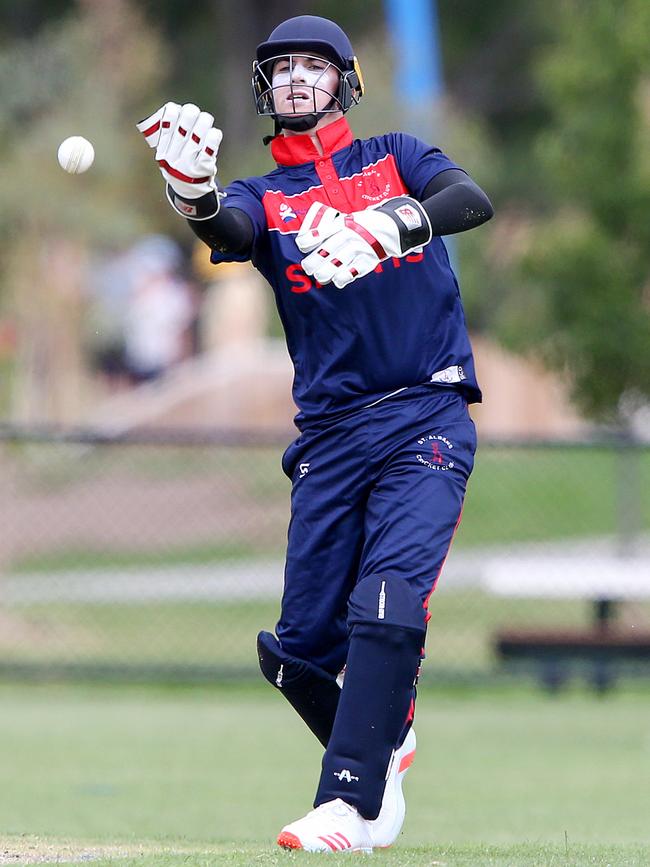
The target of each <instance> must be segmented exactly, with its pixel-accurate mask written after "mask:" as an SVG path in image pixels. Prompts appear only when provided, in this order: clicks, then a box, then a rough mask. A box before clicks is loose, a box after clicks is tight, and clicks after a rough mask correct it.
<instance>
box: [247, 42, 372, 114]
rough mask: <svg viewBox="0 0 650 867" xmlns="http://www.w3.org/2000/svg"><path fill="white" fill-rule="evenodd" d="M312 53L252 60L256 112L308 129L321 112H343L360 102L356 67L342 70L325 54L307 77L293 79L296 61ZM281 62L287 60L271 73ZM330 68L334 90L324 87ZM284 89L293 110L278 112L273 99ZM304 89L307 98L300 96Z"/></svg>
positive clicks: (306, 57) (308, 56) (309, 56)
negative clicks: (279, 70) (334, 79)
mask: <svg viewBox="0 0 650 867" xmlns="http://www.w3.org/2000/svg"><path fill="white" fill-rule="evenodd" d="M313 56H314V55H311V54H299V53H292V54H277V55H275V56H274V57H269V58H268V59H267V60H264V61H263V62H262V63H260V62H259V61H257V60H256V61H254V62H253V80H252V85H253V97H254V99H255V110H256V111H257V114H258V115H260V116H262V117H272V118H274V119H275V120H276V121H278V123H279V124H280V125H281V126H286V127H288V128H289V129H294V130H300V129H310V128H311V127H312V126H314V125H315V124H316V123H317V121H318V120H320V118H321V117H323V115H325V114H332V113H335V112H343V113H345V112H346V111H347V110H348V109H349V108H350V107H351V106H352V105H356V104H357V103H358V102H359V99H360V98H361V89H360V86H359V84H358V75H357V73H356V71H355V70H348V71H347V72H344V71H343V70H341V69H340V68H339V67H338V66H337V65H336V64H335V63H332V62H331V61H330V60H327V59H326V58H319V59H322V60H323V62H324V63H325V64H326V65H325V66H324V67H323V68H322V69H318V70H316V72H315V73H313V74H312V75H309V76H308V77H307V76H305V80H304V81H301V82H295V81H294V70H295V68H296V65H297V63H299V62H301V61H304V60H307V59H309V58H311V57H313ZM280 62H282V63H285V64H286V69H285V70H283V72H282V73H280V74H276V75H274V74H273V69H274V67H275V66H276V64H277V63H280ZM332 70H334V71H335V72H336V73H337V78H338V86H337V88H336V92H335V93H333V92H332V91H331V90H330V89H329V88H328V87H326V79H327V73H329V72H330V71H332ZM278 79H280V82H278ZM287 89H288V91H289V94H290V99H291V102H292V104H293V111H291V112H286V111H283V112H279V111H278V110H277V106H276V100H275V95H276V92H277V91H280V90H281V91H286V90H287ZM305 91H306V92H308V93H309V97H307V98H305V97H304V96H303V94H304V92H305ZM319 94H320V95H321V96H324V97H326V100H321V102H323V103H324V104H323V107H322V108H319V107H318V101H319V100H318V95H319ZM301 103H302V104H301ZM304 124H307V125H304Z"/></svg>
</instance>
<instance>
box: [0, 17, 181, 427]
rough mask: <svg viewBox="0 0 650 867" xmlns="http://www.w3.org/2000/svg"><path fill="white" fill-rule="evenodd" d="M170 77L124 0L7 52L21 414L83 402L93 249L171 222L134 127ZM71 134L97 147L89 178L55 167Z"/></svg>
mask: <svg viewBox="0 0 650 867" xmlns="http://www.w3.org/2000/svg"><path fill="white" fill-rule="evenodd" d="M163 71H164V54H163V52H162V50H161V44H160V40H159V38H158V36H157V35H156V33H155V31H154V30H153V29H152V28H151V27H150V26H149V25H147V24H146V22H145V21H144V20H143V19H142V17H141V16H140V15H139V14H138V13H137V12H135V11H134V9H133V7H132V6H131V5H130V4H129V3H128V2H127V0H81V2H80V3H79V13H78V14H77V15H71V16H68V17H65V18H63V19H62V20H59V21H57V22H56V23H52V24H49V25H46V26H45V27H42V28H40V29H39V30H38V31H37V32H36V33H34V34H33V35H31V36H27V37H25V38H22V39H17V40H14V41H12V42H8V43H6V44H5V45H2V46H0V84H3V85H4V84H6V85H7V86H6V87H5V86H2V92H3V101H2V105H1V106H0V158H1V159H2V163H3V183H2V186H1V188H0V231H2V234H3V237H4V238H5V239H6V243H5V244H3V246H2V248H1V249H0V304H1V312H2V313H3V314H4V316H5V317H6V318H8V319H9V320H10V321H11V322H13V323H14V328H15V333H16V335H17V351H16V356H15V359H14V362H15V367H14V371H13V376H12V378H11V381H12V383H13V395H14V396H16V399H17V396H20V406H18V403H16V401H15V400H14V404H13V411H14V414H15V413H19V414H20V415H21V417H23V418H30V419H44V418H51V419H58V420H64V419H65V418H69V417H72V416H74V412H75V409H76V408H77V406H75V404H78V403H79V402H80V401H81V398H82V395H81V392H82V390H83V385H84V383H83V371H82V365H81V360H80V355H81V347H80V344H79V341H80V334H81V329H80V328H79V327H78V324H79V318H80V310H81V307H82V306H83V303H84V277H83V272H84V269H85V267H86V259H87V251H88V248H89V247H91V246H92V247H93V248H94V249H97V248H98V247H103V248H107V247H108V248H110V247H111V246H112V245H120V244H124V243H128V242H129V241H130V240H131V239H132V238H133V237H134V235H136V234H139V233H145V232H151V231H152V229H153V227H160V226H161V219H164V218H165V217H166V216H167V212H166V209H163V208H159V207H154V205H155V203H156V198H158V199H160V198H162V194H161V190H160V185H159V184H156V180H157V179H156V178H155V177H151V178H150V174H151V173H150V172H146V171H144V170H143V167H144V165H145V163H146V165H147V168H149V167H150V160H151V157H150V155H149V154H148V153H147V152H146V151H147V149H146V148H143V147H142V141H141V138H140V136H139V135H138V133H137V131H136V130H135V127H134V118H138V117H141V116H143V114H144V111H143V107H144V104H145V103H146V105H147V107H148V106H149V105H150V104H151V101H152V99H154V98H155V97H154V96H153V94H155V89H156V85H157V82H158V80H159V79H160V76H161V74H162V73H163ZM127 130H128V133H127V132H126V131H127ZM71 134H80V135H85V136H86V137H87V138H89V139H90V140H91V141H93V142H94V144H95V147H96V151H97V154H98V157H97V160H96V164H95V166H93V169H92V170H91V171H90V172H89V173H88V174H86V175H82V176H78V177H74V176H71V175H67V174H65V173H64V172H63V171H62V170H61V168H60V167H59V166H58V163H57V161H56V151H57V147H58V145H59V143H60V142H61V141H62V140H63V139H64V138H66V137H67V136H69V135H71ZM154 185H155V186H154ZM154 189H155V190H156V193H155V194H154V193H153V190H154ZM172 222H173V221H172V220H171V219H170V225H171V224H172ZM4 397H5V400H6V395H4Z"/></svg>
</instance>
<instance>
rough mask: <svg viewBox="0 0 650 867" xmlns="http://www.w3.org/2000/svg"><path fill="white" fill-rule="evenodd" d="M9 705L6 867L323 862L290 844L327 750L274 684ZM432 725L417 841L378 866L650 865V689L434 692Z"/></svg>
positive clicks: (413, 825) (411, 815) (64, 689)
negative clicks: (280, 839)
mask: <svg viewBox="0 0 650 867" xmlns="http://www.w3.org/2000/svg"><path fill="white" fill-rule="evenodd" d="M0 705H1V707H2V713H1V714H0V743H2V745H3V746H2V761H1V762H0V864H8V863H11V864H22V863H34V862H35V861H36V860H37V859H40V860H41V861H43V860H45V861H50V862H56V863H59V864H67V863H74V862H78V861H80V860H91V859H92V860H93V863H96V864H99V865H108V864H113V865H119V867H125V865H128V864H132V865H142V867H153V865H162V867H166V865H170V867H171V865H182V864H190V865H206V867H208V865H212V864H232V865H255V864H261V865H264V864H269V865H270V864H298V863H315V862H316V861H319V862H322V857H318V856H308V855H305V854H304V853H294V854H288V853H283V852H281V851H279V850H276V848H275V846H274V845H273V840H274V838H275V835H276V834H277V831H278V830H279V828H280V827H281V826H282V825H283V824H284V823H286V822H287V821H290V820H291V819H294V818H296V817H297V816H299V815H301V814H302V813H303V812H305V811H306V809H307V808H308V807H309V805H310V801H311V798H312V796H313V790H314V786H315V781H316V777H317V770H318V767H319V760H320V750H319V747H318V745H317V743H316V742H315V740H314V739H313V738H312V737H311V735H309V734H308V733H307V732H306V731H305V730H303V727H302V725H301V724H300V722H299V721H298V720H297V718H294V716H293V715H292V712H291V711H290V709H289V708H288V707H286V706H285V704H284V702H283V701H282V699H281V697H280V696H279V695H277V694H274V693H273V692H271V691H270V690H264V689H263V688H260V689H254V688H249V689H244V688H234V687H233V688H221V689H218V690H217V689H214V690H212V689H211V690H208V689H205V690H199V689H196V690H177V691H174V690H156V689H153V688H148V689H136V688H125V687H122V688H113V687H103V688H100V687H81V686H59V687H57V686H54V685H49V686H31V687H28V686H22V685H4V686H2V687H0ZM416 725H417V731H418V736H419V749H418V756H417V760H416V763H415V765H414V766H413V769H412V771H411V772H410V774H409V777H408V779H407V785H406V789H407V800H408V805H409V808H408V814H407V820H406V823H405V827H404V833H403V836H402V838H401V841H400V843H399V845H398V846H395V847H393V848H392V849H391V850H388V851H386V852H377V853H375V854H374V855H373V856H372V858H373V863H377V864H381V865H384V864H385V865H427V867H428V865H447V867H460V865H463V867H464V865H468V867H469V865H471V867H484V865H499V867H506V865H512V867H528V865H563V867H569V865H603V867H604V865H611V867H626V865H630V867H631V865H635V867H636V865H639V867H640V865H647V864H649V863H650V822H649V821H648V781H649V780H650V693H648V692H647V691H646V692H645V693H644V692H638V693H634V692H632V691H631V690H629V689H626V690H624V691H623V690H622V691H621V692H619V693H617V694H614V695H612V696H611V697H610V698H608V699H607V700H602V699H601V700H599V699H596V698H594V697H592V696H591V695H590V694H587V693H582V692H578V691H574V692H571V693H567V694H565V695H563V696H561V697H559V698H556V699H552V700H551V699H548V698H546V697H544V696H543V695H541V694H539V693H537V692H533V691H530V692H529V691H524V690H522V689H519V690H516V691H515V690H503V691H501V692H496V691H480V692H474V693H470V692H455V693H453V692H444V693H443V692H437V691H433V690H431V689H422V690H421V695H420V699H419V703H418V712H417V718H416ZM328 863H348V861H347V859H346V858H345V857H337V856H332V857H330V858H329V859H328Z"/></svg>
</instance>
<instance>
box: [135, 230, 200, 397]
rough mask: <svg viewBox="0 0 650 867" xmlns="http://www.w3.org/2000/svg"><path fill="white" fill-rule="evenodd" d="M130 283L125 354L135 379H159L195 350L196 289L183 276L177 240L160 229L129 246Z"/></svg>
mask: <svg viewBox="0 0 650 867" xmlns="http://www.w3.org/2000/svg"><path fill="white" fill-rule="evenodd" d="M128 259H129V270H130V277H131V288H130V293H129V296H128V299H127V303H126V308H125V311H124V358H125V365H126V370H127V372H128V375H129V377H130V379H131V382H132V383H134V384H136V385H137V384H139V383H142V382H150V381H152V380H155V379H159V378H160V377H161V376H163V375H164V374H165V373H166V372H167V371H168V370H169V369H170V368H171V367H173V366H174V365H175V364H177V363H178V362H179V361H181V360H182V359H183V358H186V357H187V356H188V355H189V354H191V343H192V341H191V334H192V332H191V329H192V325H193V322H194V320H195V309H194V303H193V294H192V291H191V288H190V285H189V284H188V283H187V281H185V280H183V279H182V278H181V277H180V276H179V273H178V272H179V268H180V265H181V261H182V256H181V251H180V249H179V247H178V245H177V244H176V243H175V242H174V241H172V240H170V239H169V238H165V237H163V236H160V235H154V236H151V237H148V238H144V239H143V240H142V241H140V242H139V243H138V244H136V245H135V246H134V247H133V248H132V249H131V250H130V252H129V257H128Z"/></svg>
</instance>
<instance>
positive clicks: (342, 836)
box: [332, 831, 352, 849]
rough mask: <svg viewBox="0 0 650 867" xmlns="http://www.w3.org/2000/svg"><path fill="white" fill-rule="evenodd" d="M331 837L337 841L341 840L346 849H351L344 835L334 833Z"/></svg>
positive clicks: (338, 832) (350, 844)
mask: <svg viewBox="0 0 650 867" xmlns="http://www.w3.org/2000/svg"><path fill="white" fill-rule="evenodd" d="M332 836H333V837H335V838H336V839H337V840H342V841H343V842H344V843H345V845H346V846H347V848H348V849H351V848H352V843H350V841H349V840H348V838H347V837H346V836H345V835H344V834H341V832H340V831H335V833H334V834H333V835H332Z"/></svg>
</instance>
